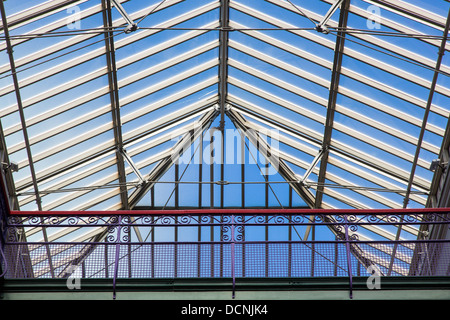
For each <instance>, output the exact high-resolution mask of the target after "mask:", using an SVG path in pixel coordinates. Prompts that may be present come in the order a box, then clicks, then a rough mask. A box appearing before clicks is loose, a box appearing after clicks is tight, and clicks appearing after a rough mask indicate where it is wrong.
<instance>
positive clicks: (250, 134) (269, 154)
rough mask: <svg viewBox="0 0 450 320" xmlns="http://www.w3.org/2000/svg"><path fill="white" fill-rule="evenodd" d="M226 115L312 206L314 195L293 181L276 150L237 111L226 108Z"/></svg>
mask: <svg viewBox="0 0 450 320" xmlns="http://www.w3.org/2000/svg"><path fill="white" fill-rule="evenodd" d="M227 115H228V117H229V118H230V120H231V121H232V122H233V124H234V125H235V126H236V128H237V129H239V130H241V132H242V133H243V134H244V135H245V136H246V137H247V138H248V139H249V140H250V142H251V143H252V144H253V145H255V146H257V149H258V151H259V152H261V154H262V155H263V156H264V157H265V158H266V160H267V161H268V163H270V165H271V166H272V167H273V168H276V169H277V170H278V173H279V174H280V175H281V176H282V177H283V178H284V179H285V180H286V181H289V185H290V186H291V187H292V188H293V189H294V190H295V192H297V193H298V194H299V195H300V197H301V198H302V199H303V200H304V201H305V202H306V204H307V205H308V206H309V207H311V208H312V207H313V206H314V195H313V194H312V193H311V192H310V191H309V190H308V189H307V188H306V187H305V186H304V185H303V183H299V182H293V181H297V180H298V179H297V177H296V175H295V173H294V172H293V171H292V170H291V169H290V168H289V166H287V165H286V163H285V162H284V161H283V160H282V159H280V158H279V157H277V156H275V154H276V152H274V150H272V148H271V147H270V145H269V144H268V143H267V142H266V141H265V140H264V139H263V138H261V136H260V135H259V134H258V133H257V132H256V131H255V130H253V129H251V128H249V126H247V125H246V120H245V119H244V117H243V116H242V115H240V114H239V113H238V112H237V111H235V110H233V109H232V108H230V109H229V110H227Z"/></svg>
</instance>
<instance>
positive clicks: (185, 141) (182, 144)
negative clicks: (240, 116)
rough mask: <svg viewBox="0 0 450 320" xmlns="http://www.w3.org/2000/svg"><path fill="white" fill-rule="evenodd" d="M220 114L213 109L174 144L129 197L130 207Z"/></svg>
mask: <svg viewBox="0 0 450 320" xmlns="http://www.w3.org/2000/svg"><path fill="white" fill-rule="evenodd" d="M218 115H219V113H218V112H217V111H216V110H213V111H211V112H209V113H207V114H206V115H204V116H203V117H202V118H201V119H200V120H199V121H198V126H197V128H196V129H194V130H192V131H190V132H188V133H186V134H185V135H184V137H183V138H182V139H181V140H180V141H179V142H178V143H177V145H176V146H174V148H173V151H172V154H171V155H170V156H168V157H166V158H165V159H163V160H162V161H161V162H160V163H159V164H158V165H157V166H156V167H155V168H154V169H153V170H152V172H151V173H150V174H148V175H147V176H146V182H144V183H142V184H141V186H140V187H139V188H137V189H136V190H135V191H134V192H133V193H132V194H131V195H130V196H129V199H128V203H129V206H130V209H132V208H134V207H135V206H136V205H137V204H138V202H139V201H140V200H141V199H142V197H144V196H145V194H146V193H147V192H148V191H149V190H150V189H151V188H152V187H153V186H154V185H155V182H154V181H157V180H158V179H159V178H161V177H162V176H163V175H164V173H166V172H167V171H168V170H169V168H170V167H171V166H172V165H174V163H175V162H176V160H177V159H178V158H179V157H180V156H181V154H182V152H183V151H185V150H187V148H188V147H190V146H191V145H192V143H194V141H195V140H196V139H197V138H198V137H199V136H201V134H202V132H204V130H206V129H207V128H208V127H209V126H210V125H211V123H212V121H213V120H214V119H215V118H216V117H217V116H218Z"/></svg>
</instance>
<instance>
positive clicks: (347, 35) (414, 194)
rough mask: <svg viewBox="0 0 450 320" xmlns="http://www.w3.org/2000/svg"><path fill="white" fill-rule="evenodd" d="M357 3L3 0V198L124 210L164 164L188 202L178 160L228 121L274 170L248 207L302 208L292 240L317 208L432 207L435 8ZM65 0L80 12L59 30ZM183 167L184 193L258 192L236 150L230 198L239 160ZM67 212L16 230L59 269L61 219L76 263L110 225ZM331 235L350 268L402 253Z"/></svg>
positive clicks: (148, 192) (367, 228)
mask: <svg viewBox="0 0 450 320" xmlns="http://www.w3.org/2000/svg"><path fill="white" fill-rule="evenodd" d="M443 2H444V1H443ZM138 3H139V4H138ZM365 3H366V4H367V6H369V5H372V6H375V7H376V8H378V9H380V10H381V12H382V13H383V15H384V16H383V19H381V20H380V21H379V28H380V29H370V30H369V29H368V27H367V26H366V25H365V23H366V22H365V21H369V20H370V19H372V18H373V17H372V15H371V14H370V12H368V11H367V10H365V9H366V8H363V7H362V6H357V5H356V4H355V3H354V2H352V1H351V0H343V1H335V0H324V1H311V4H310V3H308V4H300V3H295V1H281V0H268V1H261V4H259V2H258V5H255V2H252V1H245V0H242V1H238V0H212V1H191V0H187V1H181V0H166V1H147V2H146V1H142V2H137V1H124V0H122V1H110V0H98V1H93V2H92V1H91V2H87V1H82V0H78V1H51V2H44V3H43V4H41V5H40V6H34V7H27V8H23V9H24V10H19V9H18V8H19V7H15V6H13V5H11V4H10V3H7V2H5V3H3V2H1V3H0V9H1V15H2V26H1V28H0V31H1V32H2V33H1V34H0V40H2V41H1V42H0V50H2V51H4V53H5V56H7V57H8V60H7V61H6V60H5V61H3V62H2V64H1V65H0V80H1V83H0V99H1V100H2V103H1V107H0V117H1V123H0V135H1V139H0V151H1V161H2V170H3V176H4V179H5V187H6V189H7V198H8V199H9V200H10V207H11V209H14V211H15V212H16V213H17V214H19V213H20V210H22V211H23V212H31V211H36V212H42V211H51V212H55V213H56V212H61V210H69V211H70V210H72V211H73V212H77V213H78V212H80V211H89V210H96V209H98V208H100V209H101V210H109V211H111V212H115V213H124V212H129V211H132V210H136V209H139V208H142V207H141V206H142V204H141V203H142V202H143V201H144V200H148V199H150V202H151V206H153V207H152V209H157V208H156V207H154V204H155V190H162V185H163V183H164V181H162V180H163V178H164V177H166V175H168V174H169V173H170V174H172V171H173V174H174V177H175V178H174V179H172V180H174V181H172V182H173V183H174V185H175V187H174V190H173V192H174V194H175V196H174V198H175V201H174V203H175V207H176V208H177V209H180V208H184V207H191V206H192V203H193V202H194V201H192V199H191V196H189V195H187V194H189V193H188V192H186V193H183V192H181V191H180V190H181V187H180V185H181V182H182V181H181V180H182V179H181V177H182V175H180V171H179V170H180V168H181V166H180V165H179V163H178V159H179V158H180V157H181V155H182V154H183V152H185V151H186V150H190V148H191V146H193V145H194V143H196V142H199V141H200V144H201V145H200V149H202V150H200V151H199V152H200V154H199V155H198V154H197V155H196V156H198V157H199V159H201V160H204V159H205V158H204V157H203V152H207V151H205V150H206V149H205V150H203V148H204V145H203V143H204V142H206V140H205V137H207V136H208V134H210V141H209V143H210V144H211V148H212V147H213V146H217V145H220V146H221V147H222V150H216V151H221V154H222V156H224V153H225V152H226V150H225V144H224V140H222V141H221V142H222V143H221V144H220V143H218V141H214V138H213V134H214V132H215V131H216V130H219V131H220V132H221V133H222V137H223V136H224V132H225V131H226V130H227V129H232V130H237V131H239V133H240V134H242V141H244V142H245V143H248V144H249V145H252V146H254V147H256V149H257V150H258V152H259V153H260V154H262V155H263V156H264V157H265V159H266V161H267V163H269V164H270V165H271V166H272V167H274V168H277V173H276V174H277V175H276V176H277V177H280V178H281V179H282V180H283V181H281V183H284V185H285V186H287V188H286V189H285V190H287V191H286V192H280V191H274V189H273V186H274V183H273V182H271V181H269V179H267V175H264V174H263V173H262V174H261V175H262V177H263V178H262V180H263V181H262V182H261V176H258V178H259V180H260V181H259V183H262V184H264V188H263V189H260V190H264V191H258V192H262V193H264V195H261V197H260V198H259V202H258V201H257V205H256V207H265V208H266V209H267V208H268V207H269V199H270V197H271V195H273V196H274V198H276V199H277V200H278V206H279V207H280V208H281V209H286V208H285V207H289V208H291V209H292V208H293V207H295V205H292V203H293V196H297V197H298V199H299V202H301V203H302V206H305V207H308V208H309V210H311V212H310V213H309V214H308V215H305V218H306V217H308V219H310V222H311V223H307V224H306V225H305V228H304V229H302V233H303V240H304V241H308V239H311V240H313V239H315V236H316V229H315V225H314V223H315V222H317V221H316V219H318V218H317V216H316V214H317V212H316V211H315V209H320V210H335V209H342V208H349V209H352V210H358V209H366V210H369V209H372V208H374V207H375V208H381V209H383V210H397V209H407V208H408V207H413V208H414V207H419V208H424V207H435V206H446V204H444V203H445V201H444V200H442V199H443V197H441V196H440V194H439V192H440V190H441V189H440V187H439V186H440V185H441V183H442V180H443V179H446V171H447V167H448V152H447V150H448V144H449V143H448V130H449V129H448V125H447V122H448V116H449V113H450V110H449V108H448V105H449V99H450V89H449V87H448V85H446V83H447V82H446V81H448V77H449V75H450V65H448V61H447V60H445V59H444V58H443V57H444V54H445V53H446V52H447V51H449V49H450V46H449V44H448V30H449V23H450V19H449V17H450V15H448V16H447V15H446V14H447V12H445V13H444V10H441V11H439V12H438V11H437V9H436V12H434V11H432V10H431V11H430V9H429V8H426V7H425V5H424V7H423V8H422V7H419V6H413V5H410V4H407V3H406V2H404V1H393V0H392V1H377V0H367V1H365ZM447 7H448V4H446V7H445V8H447ZM74 8H75V9H77V10H75V11H70V10H69V9H74ZM448 9H450V8H448ZM69 11H70V12H76V16H75V18H76V19H78V20H77V21H79V22H80V23H81V24H82V25H83V26H88V27H87V28H79V29H76V28H75V29H71V28H69V24H68V21H69V20H68V18H69V17H68V16H67V15H68V14H69ZM448 11H449V12H450V10H448ZM118 13H120V17H119V16H117V14H118ZM396 17H399V18H400V17H401V19H408V21H409V22H410V24H408V25H405V24H403V23H402V22H401V19H398V20H397V19H396ZM70 18H73V17H70ZM70 21H72V20H70ZM136 21H137V22H136ZM124 22H125V24H124ZM135 22H136V23H135ZM365 26H366V27H365ZM124 28H125V29H124ZM131 31H132V32H131ZM436 52H437V53H438V54H437V55H436ZM267 129H271V130H275V131H277V133H278V135H277V137H276V138H275V137H270V139H275V140H276V142H277V143H278V144H279V146H280V147H279V148H273V147H272V146H271V145H270V143H268V141H267V139H266V138H267V137H265V136H264V132H265V130H267ZM242 147H243V146H242ZM243 148H244V147H243ZM186 152H187V151H186ZM247 152H248V151H247ZM244 153H245V152H244ZM193 156H194V155H193ZM210 156H211V157H213V154H211V155H210ZM222 160H223V159H222ZM12 162H14V163H17V167H18V169H19V171H18V172H16V171H12V170H11V169H12V168H15V167H16V166H12V165H11V163H12ZM432 164H435V165H436V166H435V167H434V169H433V170H434V172H433V171H432V170H431V168H433V166H432ZM236 168H237V167H236ZM207 169H209V172H208V170H207ZM193 170H195V175H194V176H193V180H194V181H193V183H196V184H197V186H196V188H192V189H191V190H190V191H193V190H194V189H195V192H196V195H195V198H196V199H197V198H198V201H197V202H198V203H197V205H196V207H198V208H202V209H203V208H209V209H218V208H220V209H221V210H226V209H227V207H229V206H230V207H233V206H235V203H236V201H235V199H234V198H240V207H241V208H244V207H246V205H245V203H246V198H247V197H255V196H256V197H257V195H256V194H253V193H252V190H253V189H249V188H252V186H255V185H256V182H257V181H251V180H252V179H253V178H254V177H255V176H253V177H251V178H248V177H247V175H249V174H250V172H252V171H251V169H250V168H248V166H247V165H246V164H242V165H241V166H240V169H239V170H240V179H238V180H239V181H235V182H236V184H240V185H241V188H240V190H239V192H238V191H236V190H238V189H233V190H234V191H233V192H234V193H233V195H232V196H230V193H229V190H231V187H230V186H229V184H231V183H230V182H231V180H232V179H231V178H229V177H230V176H233V179H235V178H236V176H237V175H234V174H232V173H234V172H230V171H228V167H227V166H226V164H224V162H223V161H222V163H221V164H220V165H219V166H218V167H217V166H215V165H212V164H207V163H205V161H200V164H199V166H198V167H195V169H193ZM216 170H218V171H216ZM208 174H209V177H207V175H208ZM191 178H192V176H191ZM208 178H209V181H208ZM253 183H255V184H253ZM281 183H280V184H281ZM206 184H209V190H208V188H205V187H204V186H205V185H206ZM216 186H217V187H218V188H217V189H218V190H219V192H216V188H215V187H216ZM254 190H256V187H255V189H254ZM277 193H278V194H277ZM205 194H209V199H208V197H207V196H206V195H205ZM286 194H288V196H285V195H286ZM284 197H285V198H289V199H288V200H286V202H288V203H289V205H284V206H283V205H282V204H281V203H282V200H280V199H279V198H284ZM232 198H233V199H232ZM296 199H297V198H296ZM144 202H145V201H144ZM230 203H233V204H230ZM144 206H146V205H144ZM165 209H171V208H165ZM246 209H249V208H246ZM221 212H223V211H221ZM259 213H260V212H259ZM22 217H23V219H24V220H23V222H24V223H26V222H27V221H29V219H28V218H26V217H25V215H24V216H22ZM321 217H322V218H320V222H321V223H324V224H325V225H327V226H328V227H329V228H328V230H329V231H331V232H330V233H329V234H328V236H329V237H332V238H333V240H335V238H339V239H340V240H342V239H344V240H345V237H346V236H347V237H350V238H352V237H360V239H365V240H370V239H372V238H380V237H381V238H383V239H385V240H387V241H394V242H396V241H397V242H398V241H400V240H411V239H421V240H424V239H428V238H426V236H425V235H426V234H428V235H430V234H431V235H432V237H433V240H439V239H440V238H443V237H445V236H446V235H445V234H444V233H445V232H443V231H442V230H443V227H436V228H437V229H434V232H433V230H429V229H428V228H427V227H424V226H422V227H421V226H420V224H416V223H410V224H406V223H405V224H404V223H403V220H401V219H400V220H398V221H397V220H395V223H392V224H386V223H380V224H361V225H360V226H359V227H358V228H357V231H355V230H352V229H346V230H344V231H342V230H343V229H340V228H339V227H338V222H342V221H338V220H336V218H335V217H332V216H331V215H330V216H327V217H324V216H321ZM415 218H416V219H417V220H418V221H424V217H422V216H419V215H417V216H415ZM95 220H96V221H97V220H98V218H95ZM32 221H34V222H35V220H32ZM386 221H387V220H386ZM386 221H384V222H386ZM443 221H446V220H445V219H444V220H443ZM16 222H17V221H16ZM113 222H114V220H113V219H112V220H111V219H110V220H108V224H110V223H112V224H113ZM204 222H205V221H198V223H204ZM312 222H314V223H312ZM409 222H411V221H409ZM40 223H43V220H42V221H40ZM130 223H134V220H133V221H131V222H130ZM77 224H78V223H77ZM82 224H83V223H80V226H78V225H77V228H76V229H74V228H72V226H67V228H66V227H65V226H64V225H60V227H62V229H61V230H60V231H59V232H57V233H54V234H52V235H50V236H49V235H48V234H46V229H45V228H43V226H41V225H39V223H37V224H36V223H34V224H33V225H32V226H30V227H29V228H27V229H26V230H25V229H23V233H22V234H21V238H20V239H21V240H23V239H24V238H23V237H25V239H28V238H31V239H33V238H34V237H37V235H40V234H41V235H42V238H41V239H40V240H39V241H38V242H39V243H41V244H43V245H44V246H46V250H47V251H46V256H47V257H48V261H49V266H48V268H49V269H48V270H50V271H51V272H52V276H55V274H54V272H56V270H58V272H59V274H60V275H64V276H68V275H69V274H70V272H69V271H67V270H66V269H64V270H63V271H61V270H60V269H58V268H60V267H61V266H63V265H64V263H63V262H61V263H60V264H58V262H56V263H53V261H52V259H51V257H52V256H58V254H59V253H60V252H58V250H59V249H53V250H56V251H54V252H51V251H52V249H51V248H50V244H51V243H52V242H53V241H60V240H61V239H66V238H68V237H70V236H71V235H74V234H77V236H75V237H74V238H73V239H72V241H73V242H74V243H75V242H79V243H81V242H84V241H86V242H90V243H91V245H87V246H86V247H84V248H83V249H81V250H79V252H78V253H74V254H73V255H71V259H70V261H72V262H73V263H74V264H75V265H80V264H81V263H82V262H83V261H86V259H88V257H89V256H90V255H91V254H92V252H93V251H95V250H96V248H97V247H98V246H97V245H94V244H96V243H101V242H105V240H106V239H107V237H108V226H107V225H105V226H99V225H97V226H95V227H92V228H90V229H89V230H87V229H83V228H82V226H81V225H82ZM133 227H134V228H133V230H134V232H135V234H134V235H135V236H136V237H137V239H138V240H139V241H142V242H145V241H144V237H143V235H142V233H141V232H142V230H141V229H140V228H139V227H137V226H135V225H133ZM444 229H445V228H444ZM74 230H76V232H74ZM21 232H22V231H21ZM291 232H292V230H291ZM268 234H269V231H267V233H266V238H267V239H268ZM424 237H425V238H424ZM347 240H348V239H347ZM428 240H430V239H428ZM346 244H347V245H348V247H347V249H348V251H347V252H348V253H349V254H351V255H352V257H353V258H356V260H357V261H358V263H360V264H361V265H363V266H364V267H366V268H367V267H368V266H369V265H370V262H371V261H372V260H371V259H372V258H374V257H375V256H376V255H377V254H379V255H384V254H387V255H388V256H389V258H387V260H386V261H384V262H383V267H385V268H386V273H387V274H390V273H391V272H393V270H394V269H395V268H394V266H395V265H396V262H395V261H396V259H397V258H399V254H401V253H398V252H397V249H398V247H397V246H394V247H389V248H388V249H386V248H385V247H383V248H382V249H380V250H378V251H376V252H378V253H374V252H375V251H374V252H372V251H370V254H369V253H368V251H364V250H362V249H361V247H360V246H359V245H355V244H354V243H352V244H350V243H349V241H347V243H346ZM379 252H381V253H379ZM28 258H30V255H28ZM41 258H42V259H43V260H46V259H47V258H46V257H44V255H43V256H42V257H41ZM41 258H35V259H38V260H39V259H41ZM416 258H417V257H416ZM417 259H418V258H417ZM30 261H31V260H30ZM30 261H29V263H31V262H30ZM66 267H67V266H66ZM416 267H417V266H416ZM46 270H47V269H46ZM46 270H44V271H42V270H41V271H36V270H34V271H33V272H36V273H35V275H37V274H45V273H46V272H47V271H46ZM416 271H417V270H416Z"/></svg>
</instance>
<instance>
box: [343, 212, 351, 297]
mask: <svg viewBox="0 0 450 320" xmlns="http://www.w3.org/2000/svg"><path fill="white" fill-rule="evenodd" d="M344 220H345V223H344V226H345V247H346V249H347V250H346V251H347V268H348V278H349V290H350V299H353V277H352V262H351V259H350V240H349V236H348V219H347V215H346V214H345V215H344Z"/></svg>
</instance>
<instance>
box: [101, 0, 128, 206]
mask: <svg viewBox="0 0 450 320" xmlns="http://www.w3.org/2000/svg"><path fill="white" fill-rule="evenodd" d="M114 4H115V5H117V2H114ZM119 5H120V4H119ZM102 9H103V11H102V14H103V25H104V27H105V29H108V30H112V26H113V25H112V12H111V3H110V2H109V1H108V0H102ZM104 36H105V49H106V54H105V55H106V63H107V67H108V83H109V88H110V94H109V96H110V101H111V115H112V122H113V132H114V141H115V145H116V147H117V149H118V150H122V149H123V141H122V122H121V116H120V103H119V86H118V80H117V66H116V54H115V50H116V49H115V46H114V33H113V32H108V33H105V34H104ZM116 160H117V173H118V176H119V183H120V199H121V202H122V208H123V209H128V189H127V187H126V186H125V184H126V182H127V179H126V175H125V162H124V158H123V154H122V153H120V152H116Z"/></svg>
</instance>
